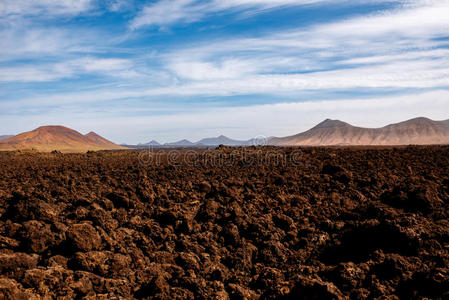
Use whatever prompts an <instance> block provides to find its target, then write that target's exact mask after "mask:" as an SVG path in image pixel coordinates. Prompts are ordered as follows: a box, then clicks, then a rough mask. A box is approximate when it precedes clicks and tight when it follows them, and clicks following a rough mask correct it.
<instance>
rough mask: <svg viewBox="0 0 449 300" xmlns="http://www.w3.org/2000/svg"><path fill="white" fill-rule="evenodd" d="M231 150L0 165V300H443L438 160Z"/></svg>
mask: <svg viewBox="0 0 449 300" xmlns="http://www.w3.org/2000/svg"><path fill="white" fill-rule="evenodd" d="M236 150H237V149H232V148H226V147H224V148H220V149H218V150H215V151H213V152H208V153H207V155H208V156H207V157H206V159H205V158H204V157H205V155H203V154H205V153H206V152H202V151H203V150H197V151H196V152H191V151H190V152H189V151H187V150H183V151H181V152H164V154H162V155H159V156H158V157H153V158H152V161H151V160H150V159H149V157H147V156H146V154H145V153H144V152H132V151H124V152H98V153H89V154H39V153H13V152H4V153H0V299H15V298H18V299H28V298H33V297H35V298H36V299H38V296H47V297H48V299H51V298H56V297H58V296H67V299H71V298H77V299H102V298H104V299H110V298H114V297H116V298H118V299H120V298H125V299H129V298H137V299H142V298H150V299H176V298H177V299H193V298H197V299H228V298H231V299H258V298H260V299H279V298H281V299H282V298H285V299H290V298H291V299H344V298H353V299H364V298H382V297H384V296H391V297H390V298H389V299H395V298H397V297H399V298H401V299H409V298H416V299H420V298H424V297H428V298H448V297H449V267H448V266H449V219H448V216H449V147H404V148H385V149H355V148H353V149H343V148H342V149H338V148H316V149H303V150H298V149H288V148H284V149H276V148H263V150H261V151H262V152H257V151H259V150H260V149H249V148H248V149H246V150H245V154H244V155H243V154H242V152H241V151H243V149H239V150H238V151H236ZM198 151H200V152H198ZM239 151H240V152H239ZM268 153H269V155H268V156H267V154H268ZM273 153H278V154H279V157H280V160H278V161H277V162H276V159H274V158H275V156H276V155H274V156H272V154H273ZM267 157H270V159H266V158H267ZM279 157H278V158H279ZM20 297H22V298H20ZM96 297H97V298H96Z"/></svg>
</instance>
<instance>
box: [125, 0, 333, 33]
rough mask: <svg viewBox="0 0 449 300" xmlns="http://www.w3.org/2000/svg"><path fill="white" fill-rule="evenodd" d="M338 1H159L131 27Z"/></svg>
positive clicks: (144, 9)
mask: <svg viewBox="0 0 449 300" xmlns="http://www.w3.org/2000/svg"><path fill="white" fill-rule="evenodd" d="M331 1H335V0H208V1H198V0H159V1H158V2H156V3H152V4H150V5H147V6H145V7H144V8H143V10H142V11H141V13H140V14H139V15H138V16H137V17H136V18H134V19H133V20H132V22H131V28H134V29H136V28H139V27H142V26H145V25H149V26H151V25H156V26H167V25H171V24H175V23H191V22H195V21H198V20H201V19H202V18H204V17H205V16H206V15H207V14H214V13H219V12H223V11H228V10H247V9H251V8H252V9H256V10H264V9H270V8H276V7H282V6H289V5H307V4H313V3H320V2H331Z"/></svg>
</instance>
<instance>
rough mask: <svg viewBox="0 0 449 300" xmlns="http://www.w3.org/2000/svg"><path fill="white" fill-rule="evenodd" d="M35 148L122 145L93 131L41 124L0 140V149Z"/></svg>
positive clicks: (72, 149) (77, 149)
mask: <svg viewBox="0 0 449 300" xmlns="http://www.w3.org/2000/svg"><path fill="white" fill-rule="evenodd" d="M24 149H35V150H37V151H42V152H49V151H53V150H58V151H62V152H83V151H88V150H118V149H123V148H122V147H120V146H118V145H116V144H114V143H113V142H111V141H109V140H107V139H105V138H103V137H101V136H99V135H98V134H96V133H95V132H90V133H88V134H86V135H83V134H81V133H79V132H78V131H75V130H73V129H70V128H67V127H64V126H42V127H39V128H37V129H35V130H32V131H28V132H24V133H21V134H18V135H16V136H13V137H10V138H8V139H5V140H0V150H24Z"/></svg>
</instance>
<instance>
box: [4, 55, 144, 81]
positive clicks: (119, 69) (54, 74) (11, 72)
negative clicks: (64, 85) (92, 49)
mask: <svg viewBox="0 0 449 300" xmlns="http://www.w3.org/2000/svg"><path fill="white" fill-rule="evenodd" d="M131 67H132V64H131V62H130V61H129V60H126V59H116V58H107V59H105V58H94V57H83V58H79V59H74V60H70V61H64V62H60V63H54V64H40V65H37V66H30V65H24V66H20V65H15V66H14V67H3V68H2V67H0V82H2V81H3V82H8V81H9V82H12V81H21V82H45V81H56V80H60V79H63V78H70V77H74V76H78V75H82V74H101V75H102V76H109V77H129V76H132V75H135V74H136V73H135V72H134V71H133V70H131Z"/></svg>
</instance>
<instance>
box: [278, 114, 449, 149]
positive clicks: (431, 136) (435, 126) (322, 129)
mask: <svg viewBox="0 0 449 300" xmlns="http://www.w3.org/2000/svg"><path fill="white" fill-rule="evenodd" d="M448 123H449V122H448V121H433V120H430V119H427V118H415V119H411V120H408V121H405V122H401V123H396V124H391V125H387V126H385V127H382V128H362V127H356V126H352V125H350V124H348V123H345V122H342V121H339V120H330V119H327V120H325V121H323V122H321V123H320V124H318V125H317V126H315V127H313V128H312V129H310V130H308V131H306V132H303V133H299V134H296V135H293V136H288V137H283V138H272V139H270V141H269V144H271V145H277V146H332V145H353V146H356V145H410V144H414V145H433V144H449V124H448Z"/></svg>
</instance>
